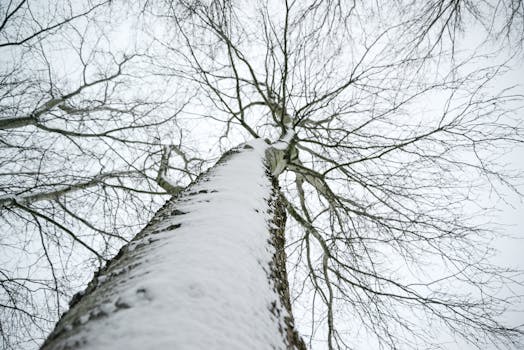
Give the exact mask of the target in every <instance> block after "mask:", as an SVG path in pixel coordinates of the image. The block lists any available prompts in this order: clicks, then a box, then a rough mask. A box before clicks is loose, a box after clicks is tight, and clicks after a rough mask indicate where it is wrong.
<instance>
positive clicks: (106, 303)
mask: <svg viewBox="0 0 524 350" xmlns="http://www.w3.org/2000/svg"><path fill="white" fill-rule="evenodd" d="M250 148H252V147H251V146H249V145H245V146H243V147H241V148H238V149H234V150H231V151H229V152H227V153H226V154H224V155H223V157H222V158H221V159H220V161H219V162H218V163H217V165H219V164H222V165H224V164H225V166H227V162H228V160H229V159H230V158H232V157H235V154H236V153H240V152H248V151H250ZM217 165H215V167H216V166H217ZM215 167H214V168H215ZM214 168H212V169H210V171H209V172H208V173H206V174H203V175H201V176H200V177H199V178H198V179H197V180H196V181H195V182H194V183H193V184H191V185H190V186H188V188H187V189H186V190H185V191H183V192H182V193H180V194H179V195H178V196H176V197H173V198H171V199H170V200H168V201H167V202H166V204H165V205H164V206H163V207H162V208H160V209H159V210H158V212H157V213H156V214H155V215H154V217H153V218H152V219H151V221H150V222H149V223H148V225H147V226H146V227H144V228H143V229H142V231H141V232H140V233H138V234H137V235H136V237H135V238H134V239H133V240H132V241H131V242H130V243H129V244H127V245H126V246H124V247H123V248H122V249H121V250H120V251H119V253H118V254H117V255H116V256H115V257H114V258H113V259H112V260H111V261H109V262H108V263H107V264H106V266H105V267H103V268H102V269H100V270H99V271H98V272H97V273H95V276H94V278H93V280H92V281H91V282H90V283H89V284H88V286H87V288H86V289H85V290H84V291H83V292H82V293H79V294H77V295H75V296H74V297H73V299H72V300H71V302H70V309H69V311H68V312H66V313H65V314H63V315H62V317H61V319H60V320H59V322H58V323H57V325H56V327H55V329H54V331H53V332H52V333H51V334H50V335H49V337H48V338H47V340H46V341H45V343H44V344H43V346H42V349H43V350H51V349H53V350H57V349H60V350H65V349H79V348H84V347H85V348H92V346H93V345H92V344H90V342H91V340H92V339H94V338H97V337H98V336H99V334H93V331H92V327H90V325H92V324H94V323H97V322H100V321H103V322H106V323H108V321H107V320H108V319H115V314H118V313H120V312H125V311H124V310H127V309H130V308H133V307H134V306H135V304H137V305H139V304H140V303H141V304H140V305H144V303H147V302H150V301H151V300H152V299H154V298H155V296H154V295H151V293H150V291H149V290H148V288H144V287H140V284H139V283H137V281H138V282H139V281H140V280H141V279H142V277H143V276H146V275H149V274H155V273H158V271H155V266H151V267H148V262H149V261H150V260H154V259H153V256H154V254H155V248H154V247H155V244H156V246H162V245H163V244H164V245H165V244H169V243H164V242H163V241H162V239H163V238H158V237H163V235H164V234H165V233H166V232H167V231H173V233H172V234H173V235H176V234H177V231H178V230H177V229H179V228H180V226H181V225H182V224H179V223H176V224H172V225H170V226H167V227H166V226H165V225H163V224H164V223H165V222H166V221H168V220H172V219H173V218H176V217H179V216H184V215H185V214H187V212H186V211H184V210H181V209H180V206H181V204H182V203H184V202H188V201H191V200H193V201H194V200H195V198H199V197H198V196H211V195H212V194H213V193H214V192H218V191H216V190H214V189H213V188H207V189H201V188H202V186H200V187H199V185H202V183H206V182H207V181H210V176H209V173H212V172H213V169H214ZM266 175H267V176H268V177H270V179H271V183H272V191H271V196H270V198H267V202H268V203H267V204H268V206H267V208H268V209H267V210H268V212H269V213H270V214H271V217H272V220H271V221H272V223H271V224H270V223H268V224H269V225H268V227H269V231H270V232H269V239H268V241H267V244H268V247H269V249H271V251H273V252H274V254H273V257H272V261H271V262H269V263H268V265H269V266H265V267H264V266H262V269H263V270H264V271H266V277H267V282H268V284H269V286H270V288H272V289H273V290H274V291H275V293H276V294H275V295H276V296H277V299H279V300H274V301H273V302H271V303H270V304H269V305H267V309H268V310H269V311H270V312H271V314H272V315H273V316H274V321H275V322H276V323H278V329H279V332H280V334H281V336H282V338H283V342H281V343H282V344H283V346H275V345H271V344H269V343H268V344H267V347H263V348H264V349H265V348H268V349H270V348H282V349H285V348H287V349H299V350H303V349H305V348H306V347H305V345H304V342H303V341H302V339H301V338H300V336H299V335H298V333H297V331H296V330H295V327H294V321H293V316H292V312H291V304H290V297H289V286H288V281H287V272H286V254H285V251H284V246H285V236H284V228H285V221H286V214H285V209H284V207H283V204H282V201H281V200H280V192H279V188H278V183H277V180H276V179H274V178H271V175H270V171H269V169H266ZM203 198H209V197H203ZM200 201H210V200H209V199H202V200H200ZM170 234H171V233H170ZM152 247H153V248H152ZM239 263H240V264H241V263H242V262H239ZM152 265H154V264H152ZM238 283H248V282H247V281H238ZM130 290H131V291H132V292H133V298H129V295H128V294H129V293H128V291H130ZM126 293H127V296H126ZM159 316H160V315H159ZM116 319H118V318H116ZM104 320H105V321H104ZM185 321H186V320H180V322H185ZM103 322H102V324H104V323H103ZM119 326H121V327H124V328H125V327H126V325H125V324H123V325H119ZM95 329H96V327H95ZM211 334H212V333H211ZM202 336H203V337H205V336H209V335H206V334H202ZM106 344H109V345H105V346H103V348H114V349H117V348H121V347H120V346H119V342H118V339H115V342H114V343H112V342H109V343H106ZM144 344H146V346H145V347H144V346H143V345H142V346H141V348H148V347H149V346H148V345H147V344H148V342H147V339H146V340H144ZM211 344H212V342H211ZM163 345H166V346H173V347H172V348H177V346H176V345H177V344H170V343H165V344H163ZM186 348H187V347H186Z"/></svg>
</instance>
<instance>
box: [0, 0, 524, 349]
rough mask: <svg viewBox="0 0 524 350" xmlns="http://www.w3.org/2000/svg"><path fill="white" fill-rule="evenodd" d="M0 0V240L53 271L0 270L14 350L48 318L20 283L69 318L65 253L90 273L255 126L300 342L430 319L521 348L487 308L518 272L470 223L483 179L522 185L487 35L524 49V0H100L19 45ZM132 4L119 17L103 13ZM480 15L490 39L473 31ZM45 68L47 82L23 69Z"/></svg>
mask: <svg viewBox="0 0 524 350" xmlns="http://www.w3.org/2000/svg"><path fill="white" fill-rule="evenodd" d="M13 4H14V3H13ZM13 4H10V6H8V7H7V9H6V10H4V9H2V11H4V12H2V13H5V15H4V17H5V20H4V25H3V26H2V29H1V33H2V36H3V37H5V38H7V39H6V42H7V43H13V45H11V44H10V45H9V47H11V46H14V48H11V49H10V50H13V55H14V56H15V57H21V58H23V59H24V60H18V61H15V60H12V61H10V65H8V66H6V67H8V68H6V71H5V72H3V73H2V74H3V75H2V76H3V77H4V78H3V81H4V83H3V84H2V89H3V95H2V96H4V97H3V101H5V102H2V113H3V115H2V119H0V121H1V122H0V126H1V127H2V129H3V130H4V131H3V134H2V142H3V145H4V147H3V150H2V152H3V154H5V156H2V159H5V160H6V162H4V164H3V165H2V168H3V169H6V170H3V173H2V176H3V178H4V179H5V180H3V183H5V184H6V185H5V188H6V189H5V190H4V193H5V195H4V197H3V199H2V205H3V211H2V215H3V216H2V218H3V219H4V220H5V221H4V224H3V225H4V226H9V229H5V230H4V232H23V233H24V234H25V235H26V236H27V239H26V240H27V242H28V244H23V243H24V239H19V238H18V237H17V238H16V239H12V240H11V238H10V237H9V236H6V237H7V238H4V237H2V244H3V245H4V246H5V247H6V248H5V250H6V251H8V252H9V251H10V250H13V249H16V250H17V251H20V250H22V251H23V250H25V251H26V253H30V252H31V251H35V252H39V254H40V255H37V257H36V259H34V260H33V261H35V263H36V262H38V261H39V260H40V257H43V258H44V260H43V261H44V262H43V263H39V265H34V264H33V263H31V264H26V266H43V265H47V266H48V268H49V269H48V270H47V275H46V276H51V278H48V277H46V278H43V279H42V280H40V281H39V280H35V279H34V278H22V279H20V277H19V276H20V273H19V272H18V273H17V271H16V268H11V266H13V265H7V266H8V267H7V268H5V269H4V268H2V271H1V272H2V274H3V275H4V276H5V277H4V278H3V279H2V289H3V291H4V293H5V295H6V296H7V299H5V300H8V301H7V302H2V305H3V307H2V330H3V331H2V333H3V335H4V342H5V343H6V344H7V343H9V344H11V343H13V340H12V339H10V338H8V336H7V335H6V334H7V332H6V331H5V330H4V329H5V327H7V326H9V325H11V326H12V325H15V326H14V328H19V329H20V328H21V327H20V326H16V322H17V321H16V320H17V319H19V320H23V321H21V322H23V323H24V326H25V327H29V329H32V328H31V327H33V326H32V325H27V322H28V321H27V320H29V322H32V324H34V325H38V327H40V326H41V325H42V322H40V321H38V320H37V317H35V316H38V315H39V314H38V312H37V311H36V310H37V306H36V305H37V300H34V299H33V300H34V301H32V299H30V297H31V296H34V295H36V294H34V293H33V292H32V289H33V288H32V287H29V286H30V284H34V283H39V284H40V285H43V286H44V288H43V289H41V290H42V291H44V292H45V293H49V292H52V293H54V294H55V295H56V298H55V300H56V301H55V302H53V303H52V304H51V305H49V306H50V307H49V309H50V310H61V308H60V306H61V305H60V304H61V302H62V301H61V300H63V299H64V296H63V294H61V293H67V291H68V290H67V288H66V287H65V286H63V284H65V283H64V282H65V281H64V279H63V277H61V276H58V277H57V274H56V271H57V270H60V275H63V276H65V275H67V274H68V273H70V271H71V266H70V265H71V264H70V263H68V261H67V258H65V257H69V256H75V257H76V256H82V255H83V254H84V256H85V250H87V251H89V254H91V258H93V257H94V258H95V261H96V263H94V264H95V265H99V266H101V265H103V262H104V260H108V259H109V257H110V256H112V254H114V252H115V251H116V249H118V247H119V245H120V244H122V243H123V242H118V241H120V240H122V241H125V240H128V239H129V238H130V237H131V236H132V232H133V231H136V230H135V228H136V227H139V226H141V225H144V224H146V223H147V222H148V220H149V218H150V216H151V215H152V214H153V213H154V211H155V210H156V209H157V208H158V206H159V205H160V203H161V201H162V198H164V197H165V196H166V194H167V193H178V192H180V190H181V188H182V187H185V185H186V184H188V183H189V182H191V181H193V180H194V179H195V175H196V174H198V173H200V172H201V170H202V169H204V168H207V167H209V166H210V163H212V162H213V160H214V159H216V157H218V155H219V153H223V152H224V151H225V150H226V149H229V148H231V147H232V146H235V144H236V143H240V142H241V141H247V140H249V139H268V142H269V144H270V145H273V146H272V149H274V150H275V151H274V152H272V153H271V154H272V155H271V156H270V157H269V158H270V160H269V162H270V164H269V166H270V168H271V169H272V172H273V173H274V174H275V175H278V181H279V184H280V187H281V192H282V193H281V195H282V196H281V197H280V198H281V200H282V202H283V205H284V207H285V209H286V212H287V214H288V217H289V220H288V228H287V230H286V235H287V242H288V245H287V247H286V250H287V252H288V255H289V258H288V259H289V260H288V267H289V268H290V269H289V270H290V273H291V275H292V276H293V278H292V279H291V281H292V282H293V283H292V286H291V294H292V295H293V296H294V298H298V299H300V300H302V301H307V302H310V306H309V307H308V309H309V310H310V312H311V315H312V319H313V321H312V324H311V331H310V332H309V333H310V337H309V344H310V345H311V343H312V342H313V340H314V339H315V338H317V337H320V338H323V339H326V344H327V347H328V348H330V349H331V348H351V347H355V345H356V344H357V343H358V340H356V339H358V335H359V333H362V334H364V337H368V336H372V337H373V339H375V340H374V341H373V342H376V343H377V344H380V346H383V347H386V348H398V347H412V348H420V347H426V348H427V347H429V346H440V343H441V342H442V338H441V336H440V333H441V332H442V331H443V330H444V329H447V330H448V331H449V333H450V334H451V335H452V336H454V337H457V338H460V339H463V340H465V341H468V342H470V343H471V344H473V345H476V346H478V347H479V348H482V347H483V346H484V344H486V343H493V344H498V345H507V346H511V345H512V344H516V343H517V342H518V341H519V337H520V336H521V335H522V329H520V328H518V327H515V326H507V325H504V324H503V323H502V322H501V319H500V318H499V317H500V316H501V315H502V314H504V311H505V310H506V309H507V308H508V307H509V306H511V305H514V304H515V303H516V302H517V301H518V300H520V295H519V294H520V293H518V292H517V293H516V295H510V296H507V295H503V296H502V295H501V294H500V293H499V291H500V289H501V288H505V287H509V286H512V285H514V284H519V283H521V282H520V280H519V277H518V276H519V275H518V272H517V271H513V270H510V269H508V268H504V267H497V266H493V265H491V264H490V260H489V256H488V255H487V253H488V252H489V249H490V246H489V241H488V239H489V237H490V235H492V234H494V233H496V232H495V231H492V230H491V228H490V226H488V225H485V224H484V223H481V222H479V221H478V219H477V220H476V221H475V220H474V218H473V217H471V214H472V212H473V209H474V206H475V204H477V205H478V206H481V203H479V200H478V195H479V194H480V193H481V192H482V191H484V190H485V189H486V188H489V189H491V190H492V191H494V192H495V193H497V194H499V195H500V196H501V197H503V196H504V195H503V192H501V191H504V189H510V190H514V191H515V192H516V193H519V192H518V188H517V187H515V183H516V179H517V178H518V177H517V174H512V173H511V172H510V171H509V169H507V168H505V167H504V166H503V164H500V163H499V162H498V159H497V158H496V157H495V156H494V155H495V154H500V153H503V152H504V151H505V150H506V149H508V148H511V147H514V145H518V144H521V143H522V141H523V133H522V127H521V123H520V121H519V120H518V118H516V117H515V116H516V112H517V111H518V110H519V108H520V107H521V104H522V96H521V95H519V94H518V93H513V91H512V90H511V89H503V90H502V91H495V89H494V88H493V85H494V82H495V81H496V80H497V79H498V77H499V76H501V75H502V74H504V72H506V71H507V69H509V68H508V67H509V65H510V64H511V61H510V60H509V61H508V60H507V57H506V56H505V57H506V58H504V57H502V58H501V56H497V57H495V58H494V56H495V53H496V52H497V50H498V47H495V45H497V44H498V43H502V44H503V45H502V46H501V47H505V48H507V47H509V48H517V45H516V44H518V43H521V42H522V37H521V36H520V35H519V33H520V29H521V28H522V23H523V22H522V18H523V9H522V4H521V2H520V1H512V0H508V1H500V2H488V1H486V2H482V3H480V4H473V3H471V2H469V1H463V0H462V1H459V0H454V1H441V0H436V1H430V2H424V3H415V2H412V1H396V2H387V3H380V4H377V3H374V4H365V3H359V2H341V1H322V2H318V1H310V2H291V1H285V2H282V3H276V2H275V3H272V2H271V3H270V2H268V3H264V2H255V3H254V4H251V5H246V4H236V3H233V2H228V1H222V2H220V1H210V2H201V1H177V2H170V1H166V2H157V3H154V4H153V3H150V2H147V1H146V2H144V3H143V4H136V5H135V6H136V7H130V6H129V5H128V4H120V3H118V2H112V3H110V4H100V6H98V5H96V6H94V7H93V8H94V9H95V10H96V11H95V10H93V11H95V12H96V13H95V12H89V10H87V11H86V10H83V11H80V12H78V13H81V14H82V16H81V17H78V16H76V15H72V14H71V13H77V12H71V13H70V14H68V15H67V16H65V18H75V21H73V20H69V21H66V20H64V19H62V20H59V21H56V22H57V23H59V24H60V25H59V26H54V24H48V25H47V26H45V25H44V26H42V25H39V27H43V28H51V29H49V30H46V31H42V32H40V31H38V30H37V31H33V32H31V33H36V35H33V34H27V35H25V34H20V35H22V38H24V39H20V38H11V37H10V36H13V35H15V34H13V33H16V32H14V30H13V29H9V28H13V27H14V26H15V25H17V24H18V23H19V22H16V20H17V18H21V19H20V21H22V22H20V23H24V21H23V20H28V19H30V18H33V17H34V16H33V17H31V16H29V14H30V13H31V11H30V9H31V8H30V6H29V4H27V3H26V2H25V1H22V2H20V3H19V4H18V5H13ZM86 4H87V5H90V6H93V5H92V4H90V3H86ZM70 5H71V6H73V5H72V4H70ZM252 5H254V6H252ZM75 6H76V3H75ZM26 9H27V10H26ZM22 10H24V11H25V10H26V12H23V11H22ZM22 13H23V14H22ZM108 13H111V15H112V16H108V15H107V14H108ZM501 13H503V14H504V15H503V16H501V15H500V14H501ZM124 14H125V15H129V14H134V15H135V16H134V17H132V18H133V23H132V24H130V23H128V22H126V21H116V20H115V19H114V18H126V16H124ZM15 15H19V17H17V16H15ZM77 17H78V18H79V21H76V19H77ZM35 21H36V20H35ZM53 23H54V22H53ZM9 25H11V26H12V27H9ZM481 26H485V27H486V28H487V30H486V32H485V33H486V34H485V37H483V38H479V37H478V36H471V35H469V36H468V33H469V31H468V28H476V29H478V28H480V27H481ZM29 28H31V27H30V26H29ZM133 28H139V29H133ZM130 29H131V31H132V32H133V33H134V34H135V35H134V36H131V35H128V36H127V37H128V38H129V37H131V38H132V39H131V40H128V41H126V40H123V41H124V42H121V41H122V34H121V33H122V32H125V31H129V30H130ZM461 31H462V32H464V33H465V34H464V35H465V36H466V38H465V39H464V38H463V37H461V36H460V33H461ZM16 35H18V34H16ZM24 35H25V36H24ZM60 37H66V38H67V41H66V42H67V43H68V45H69V46H70V50H69V51H67V50H65V49H64V48H63V47H62V46H64V45H60V44H57V40H56V38H60ZM25 38H28V39H27V40H25ZM116 39H118V40H116ZM466 40H467V42H473V41H474V40H476V42H475V43H472V44H470V45H469V47H466V48H464V47H465V45H464V42H465V41H466ZM494 40H495V41H496V42H494ZM115 42H118V45H115ZM64 50H65V51H64ZM50 51H51V52H53V54H51V53H50ZM56 52H60V54H61V55H62V54H63V52H70V53H74V54H75V55H76V56H77V57H78V61H77V64H74V65H73V66H78V67H80V68H79V69H78V70H75V69H71V71H72V72H76V73H74V74H65V73H64V72H67V70H64V69H63V67H57V64H56V62H59V60H58V61H57V57H56V56H57V54H56ZM509 54H510V55H514V54H516V55H518V54H519V51H518V50H513V51H511V52H510V53H509ZM51 58H52V59H51ZM37 59H38V60H39V62H40V64H39V65H38V66H41V67H43V70H42V72H44V73H42V77H43V78H40V79H37V78H34V75H30V74H27V69H28V65H24V63H26V62H31V63H32V64H34V63H35V62H37ZM33 66H34V65H33ZM79 72H80V73H79ZM28 77H31V79H29V78H28ZM58 77H59V78H58ZM74 82H76V83H74ZM166 87H169V89H166ZM4 91H5V93H4ZM34 96H38V97H36V98H35V97H34ZM173 111H175V112H173ZM4 115H5V116H4ZM13 115H14V116H13ZM203 121H205V125H206V126H207V127H208V130H199V128H200V129H203V128H202V125H204V122H203ZM217 130H218V131H217ZM202 135H204V136H202ZM199 137H200V140H199V142H195V141H194V140H195V139H197V140H198V138H199ZM192 139H193V140H192ZM207 140H210V141H209V142H208V141H207ZM237 140H238V141H237ZM281 142H284V143H285V144H286V145H287V146H286V147H285V150H282V149H280V147H279V146H278V145H279V144H280V143H281ZM210 146H211V147H210ZM213 147H214V148H213ZM209 148H213V149H212V150H211V151H209ZM497 152H498V153H497ZM269 158H268V159H269ZM35 159H38V160H39V161H38V162H36V161H35ZM203 159H206V161H204V160H203ZM57 163H65V164H67V168H66V169H63V168H62V167H58V166H57ZM86 168H90V169H91V170H92V172H90V173H89V174H88V175H87V176H84V177H83V178H80V177H79V176H78V175H79V173H80V172H81V171H80V170H78V169H81V170H83V169H86ZM82 172H83V171H82ZM8 184H9V186H8ZM11 184H15V185H16V187H15V186H13V185H11ZM187 191H190V190H189V189H188V190H187ZM85 203H93V204H92V205H91V206H87V205H86V204H85ZM97 203H104V205H103V207H102V206H100V207H97ZM92 208H100V209H102V210H100V212H99V213H98V214H97V213H96V212H93V210H92ZM480 215H483V214H480ZM144 230H146V229H144ZM83 232H86V234H80V233H83ZM144 232H145V231H144ZM33 235H34V236H33ZM86 235H87V236H86ZM175 235H176V233H175ZM64 236H68V238H67V240H66V241H63V238H64ZM138 237H140V235H139V236H138ZM4 240H5V242H6V243H4ZM64 242H67V243H64ZM130 244H131V245H132V244H133V243H130ZM35 245H37V246H35ZM77 245H81V246H82V247H83V249H85V250H84V252H82V251H80V252H79V251H78V249H76V246H77ZM125 249H126V248H124V250H125ZM49 251H51V253H49ZM72 254H74V255H72ZM27 255H31V254H26V256H25V257H24V259H28V258H27ZM110 264H111V263H109V265H107V266H108V268H110V266H111V265H110ZM14 265H16V264H14ZM57 266H60V268H59V269H57V268H56V267H57ZM435 266H437V267H438V268H437V269H436V270H435V269H433V268H434V267H435ZM281 267H282V266H281ZM30 270H31V268H29V269H25V270H24V272H26V273H27V271H30ZM33 276H34V275H33ZM94 281H96V280H94ZM94 281H93V282H91V283H95V282H94ZM88 290H89V287H88ZM26 296H29V297H26ZM24 299H25V301H24ZM37 299H38V298H37ZM31 304H34V306H32V305H31ZM283 304H285V303H283ZM73 310H74V309H73ZM72 313H73V314H74V311H72ZM43 314H46V313H45V312H44V313H43ZM4 315H7V316H4ZM46 315H47V314H46ZM67 315H68V314H66V316H64V318H67V317H68V316H67ZM8 317H10V318H11V320H10V321H7V322H6V321H3V320H4V319H8ZM38 317H40V316H38ZM350 319H351V320H352V321H353V322H357V323H358V324H359V327H360V329H359V331H354V332H351V331H352V329H347V328H345V326H344V324H345V323H346V322H347V321H348V320H350ZM4 324H5V325H7V326H5V325H4ZM435 324H436V325H437V326H435ZM59 327H60V326H59ZM348 332H349V333H348ZM17 334H19V333H17ZM16 341H17V340H15V341H14V342H16ZM373 344H375V343H373ZM377 346H378V345H377Z"/></svg>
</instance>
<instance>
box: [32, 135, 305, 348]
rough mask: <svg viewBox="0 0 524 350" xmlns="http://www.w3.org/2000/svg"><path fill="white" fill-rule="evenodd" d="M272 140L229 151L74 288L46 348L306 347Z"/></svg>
mask: <svg viewBox="0 0 524 350" xmlns="http://www.w3.org/2000/svg"><path fill="white" fill-rule="evenodd" d="M267 149H268V145H266V144H265V143H264V142H263V141H261V140H255V141H254V142H252V143H250V144H245V145H242V146H240V147H238V148H236V149H233V150H231V151H229V152H227V153H226V154H224V155H223V156H222V158H221V159H220V160H219V161H218V162H217V164H216V165H215V166H214V167H212V168H211V169H210V170H209V171H208V172H206V173H204V174H202V175H201V176H200V177H199V178H198V179H197V180H196V181H195V182H194V183H192V184H191V185H190V186H188V187H187V188H186V189H185V190H184V191H183V192H181V193H180V194H179V195H177V196H175V197H173V198H171V199H170V200H169V201H167V202H166V204H165V205H164V206H163V207H162V208H161V209H160V210H159V211H158V212H157V213H156V215H155V216H154V217H153V219H152V220H151V221H150V222H149V224H148V225H147V226H146V227H145V228H144V229H143V230H142V231H141V232H140V233H138V234H137V235H136V237H135V238H134V239H133V240H132V241H131V242H130V243H129V244H127V245H126V246H124V247H123V248H122V249H121V250H120V252H119V253H118V254H117V255H116V256H115V257H114V258H113V259H112V260H111V261H109V262H108V263H107V265H106V266H105V267H103V268H102V269H101V270H100V271H98V272H97V273H96V274H95V277H94V278H93V280H92V281H91V282H90V283H89V285H88V286H87V288H86V290H85V291H84V292H83V293H80V294H78V295H76V296H75V297H73V300H72V301H71V303H70V310H69V311H68V312H66V313H65V314H64V315H62V317H61V319H60V320H59V322H58V323H57V325H56V328H55V329H54V331H53V332H52V333H51V334H50V335H49V337H48V338H47V340H46V341H45V343H44V344H43V346H42V349H43V350H51V349H52V350H59V349H60V350H65V349H146V348H151V349H300V350H302V349H305V348H306V347H305V345H304V342H303V341H302V339H301V338H300V336H299V335H298V333H297V332H296V330H295V327H294V321H293V316H292V312H291V304H290V298H289V287H288V281H287V272H286V255H285V251H284V246H285V236H284V228H285V221H286V215H285V209H284V206H283V203H282V200H281V198H280V194H279V193H280V192H279V187H278V182H277V180H276V178H275V177H273V176H272V175H271V172H270V169H269V168H268V165H267V164H268V162H267V154H268V153H267ZM210 223H211V224H210Z"/></svg>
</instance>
